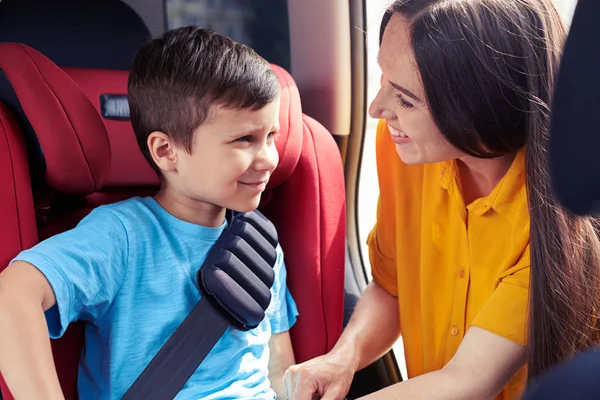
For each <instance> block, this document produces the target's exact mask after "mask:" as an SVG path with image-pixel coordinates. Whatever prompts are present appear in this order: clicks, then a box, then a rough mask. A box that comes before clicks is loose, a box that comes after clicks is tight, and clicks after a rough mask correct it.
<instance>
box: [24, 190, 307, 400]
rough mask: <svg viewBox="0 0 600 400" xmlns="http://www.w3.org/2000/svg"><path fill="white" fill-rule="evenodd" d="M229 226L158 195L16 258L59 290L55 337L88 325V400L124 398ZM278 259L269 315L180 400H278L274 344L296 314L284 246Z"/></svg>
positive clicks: (111, 209) (219, 347)
mask: <svg viewBox="0 0 600 400" xmlns="http://www.w3.org/2000/svg"><path fill="white" fill-rule="evenodd" d="M224 228H225V224H224V225H222V226H221V227H218V228H207V227H203V226H199V225H195V224H192V223H188V222H185V221H182V220H179V219H177V218H176V217H174V216H173V215H171V214H169V213H168V212H167V211H166V210H164V209H163V208H162V207H161V206H160V205H159V204H158V203H157V202H156V201H155V200H154V199H152V198H134V199H130V200H127V201H124V202H121V203H117V204H112V205H109V206H103V207H99V208H97V209H95V210H94V211H92V213H91V214H90V215H89V216H88V217H86V218H85V219H83V220H82V221H81V222H80V224H79V225H78V226H77V227H76V228H75V229H73V230H71V231H68V232H65V233H63V234H60V235H57V236H54V237H52V238H50V239H48V240H46V241H44V242H42V243H40V244H38V245H37V246H35V247H34V248H33V249H31V250H27V251H24V252H22V253H21V254H19V256H18V257H17V258H16V260H23V261H27V262H29V263H31V264H33V265H35V266H36V267H37V268H38V269H39V270H40V271H41V272H42V273H43V274H44V275H45V276H46V278H47V279H48V281H49V282H50V284H51V285H52V288H53V289H54V293H55V295H56V300H57V305H56V306H54V307H53V308H51V309H50V310H48V311H47V312H46V320H47V321H48V326H49V330H50V336H51V337H53V338H56V337H59V336H61V335H62V334H63V333H64V331H65V329H66V327H67V326H68V325H69V323H70V322H73V321H75V320H85V321H87V323H86V324H85V325H86V328H85V338H86V340H85V346H84V349H83V353H82V357H81V360H80V365H79V378H78V379H79V381H78V388H79V393H80V398H81V399H100V398H101V399H120V398H121V397H122V396H123V394H124V393H125V392H126V390H127V389H128V388H129V387H130V386H131V384H132V383H133V382H134V381H135V379H136V378H137V377H138V376H139V374H140V373H141V372H142V370H143V369H144V368H145V366H146V365H147V364H148V363H149V362H150V360H151V359H152V358H153V357H154V355H155V354H156V353H157V352H158V350H159V349H160V348H161V347H162V345H163V344H164V343H165V342H166V340H167V339H168V338H169V336H170V335H171V334H172V333H173V331H174V330H175V329H176V328H177V327H178V326H179V324H180V323H181V322H182V321H183V320H184V319H185V317H186V316H187V315H188V313H189V312H190V311H191V309H192V307H193V306H194V305H195V304H196V303H197V302H198V300H199V299H200V293H199V292H198V290H197V287H196V282H195V277H196V272H197V270H198V268H199V267H200V266H201V265H202V264H203V262H204V260H205V258H206V256H207V254H208V251H209V250H210V248H211V247H212V245H213V244H214V243H215V241H216V240H217V238H218V237H219V236H220V234H221V232H222V231H223V229H224ZM277 253H278V258H277V263H276V266H275V283H274V285H273V288H272V289H271V290H272V293H273V297H272V301H271V304H270V306H269V308H268V310H267V318H265V320H263V322H262V323H261V324H260V325H259V326H258V327H257V328H256V329H253V330H251V331H248V332H242V331H238V330H235V329H232V328H229V329H228V331H227V332H226V333H225V334H224V335H223V337H221V339H220V340H219V342H218V343H217V344H216V345H215V347H214V348H213V350H212V351H211V352H210V353H209V354H208V356H207V357H206V359H205V360H204V362H203V363H202V364H201V365H200V367H199V368H198V369H197V370H196V372H195V373H194V375H193V376H192V377H191V378H190V380H189V381H188V383H187V384H186V386H185V387H184V388H183V389H182V391H181V392H180V393H179V395H178V396H177V397H176V398H177V399H180V400H182V399H201V398H202V399H225V398H228V399H232V398H254V399H274V398H275V393H274V392H273V390H272V389H271V388H270V382H269V380H268V369H267V368H268V359H269V347H268V342H269V339H270V337H271V335H272V334H274V333H279V332H284V331H287V330H289V328H290V327H291V326H292V325H293V324H294V322H295V321H296V316H297V315H298V312H297V309H296V305H295V303H294V300H293V299H292V297H291V295H290V293H289V291H288V290H287V286H286V283H285V281H286V269H285V265H284V263H283V253H282V251H281V248H280V247H279V246H278V249H277Z"/></svg>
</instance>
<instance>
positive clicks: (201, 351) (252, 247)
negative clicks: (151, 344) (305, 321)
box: [123, 211, 278, 400]
mask: <svg viewBox="0 0 600 400" xmlns="http://www.w3.org/2000/svg"><path fill="white" fill-rule="evenodd" d="M227 219H228V221H229V223H228V226H227V228H225V230H224V231H223V233H222V234H221V236H220V237H219V239H218V240H217V242H216V243H215V244H214V246H213V247H212V249H211V250H210V252H209V253H208V256H207V258H206V260H205V262H204V264H203V265H202V267H201V268H200V269H199V271H198V274H197V278H198V279H197V281H198V289H199V290H200V293H201V295H202V297H201V299H200V301H199V302H198V303H197V304H196V305H195V306H194V308H193V309H192V311H191V312H190V314H189V315H188V316H187V317H186V318H185V320H184V321H183V322H182V323H181V325H179V327H177V329H176V330H175V332H173V334H172V335H171V337H169V339H168V340H167V341H166V343H165V344H164V345H163V346H162V347H161V349H160V350H159V351H158V353H157V354H156V356H154V358H153V359H152V360H151V361H150V363H149V364H148V365H147V366H146V368H145V369H144V370H143V371H142V373H141V374H140V376H139V377H138V378H137V379H136V381H135V382H134V383H133V385H132V386H131V387H130V388H129V390H128V391H127V392H126V393H125V395H124V396H123V400H171V399H173V398H174V397H175V396H176V395H177V393H179V391H180V390H181V388H182V387H183V386H184V385H185V383H186V382H187V381H188V380H189V378H190V377H191V376H192V374H193V373H194V371H196V369H198V366H199V365H200V364H201V363H202V361H203V360H204V358H205V357H206V356H207V355H208V353H209V352H210V351H211V350H212V348H213V347H214V346H215V344H216V343H217V342H218V341H219V339H220V338H221V336H222V335H223V333H225V331H226V330H227V328H228V327H229V326H232V327H234V328H236V329H241V330H250V329H253V328H256V327H257V326H258V325H259V324H260V322H261V321H262V320H263V319H264V317H265V311H266V309H267V307H268V306H269V304H270V302H271V290H270V289H271V287H272V286H273V282H274V280H275V273H274V271H273V267H274V266H275V262H276V261H277V252H276V247H277V243H278V239H277V231H276V230H275V226H273V224H272V223H271V222H270V221H269V220H268V219H267V218H266V217H265V216H264V215H262V214H261V213H260V212H258V211H252V212H248V213H235V214H234V213H232V212H228V218H227Z"/></svg>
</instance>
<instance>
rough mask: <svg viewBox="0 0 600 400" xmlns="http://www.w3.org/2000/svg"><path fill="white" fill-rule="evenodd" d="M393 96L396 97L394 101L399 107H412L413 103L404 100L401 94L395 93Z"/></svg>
mask: <svg viewBox="0 0 600 400" xmlns="http://www.w3.org/2000/svg"><path fill="white" fill-rule="evenodd" d="M395 97H396V101H397V102H398V104H399V105H400V107H404V108H412V107H413V105H412V104H411V103H409V102H408V101H406V100H404V97H402V95H401V94H397V95H395Z"/></svg>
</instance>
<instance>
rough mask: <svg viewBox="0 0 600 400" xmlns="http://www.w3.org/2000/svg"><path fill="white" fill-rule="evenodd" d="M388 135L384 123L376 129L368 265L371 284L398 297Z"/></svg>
mask: <svg viewBox="0 0 600 400" xmlns="http://www.w3.org/2000/svg"><path fill="white" fill-rule="evenodd" d="M388 142H389V132H388V130H387V125H386V124H385V121H380V122H379V125H378V126H377V175H378V179H379V199H378V201H377V222H376V224H375V226H374V227H373V230H372V231H371V233H370V234H369V236H368V238H367V244H368V245H369V261H370V262H371V274H372V275H373V280H374V281H375V283H377V284H378V285H379V286H381V287H382V288H383V289H384V290H385V291H386V292H388V293H390V294H391V295H393V296H398V282H397V280H398V278H397V275H398V271H397V269H398V265H397V260H396V203H395V201H396V200H395V196H394V193H395V187H396V182H395V176H394V172H393V169H394V168H392V165H395V164H396V163H397V161H398V160H397V159H396V158H398V155H397V154H396V151H395V149H394V148H393V147H392V148H390V146H389V143H388Z"/></svg>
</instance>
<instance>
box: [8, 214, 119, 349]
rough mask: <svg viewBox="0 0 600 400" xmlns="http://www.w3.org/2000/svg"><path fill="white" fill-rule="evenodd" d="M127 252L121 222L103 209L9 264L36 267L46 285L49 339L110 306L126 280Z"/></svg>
mask: <svg viewBox="0 0 600 400" xmlns="http://www.w3.org/2000/svg"><path fill="white" fill-rule="evenodd" d="M127 252H128V240H127V233H126V231H125V228H124V226H123V224H122V223H121V220H120V219H119V218H118V217H117V216H116V215H115V214H114V213H113V212H112V211H110V210H106V209H103V208H102V207H101V208H98V209H95V210H93V211H92V212H91V213H90V214H89V215H88V216H87V217H86V218H84V219H83V220H82V221H81V222H80V223H79V224H78V225H77V226H76V227H75V228H74V229H72V230H70V231H67V232H64V233H61V234H58V235H55V236H53V237H51V238H49V239H47V240H45V241H43V242H41V243H39V244H38V245H36V246H35V247H33V248H32V249H30V250H25V251H23V252H21V253H20V254H19V255H18V256H17V257H16V258H15V259H14V260H13V261H16V260H20V261H26V262H28V263H30V264H32V265H34V266H35V267H36V268H37V269H39V270H40V271H41V272H42V273H43V274H44V276H45V277H46V279H47V280H48V282H50V285H51V286H52V289H53V291H54V294H55V296H56V305H55V306H54V307H52V308H51V309H49V310H48V311H46V320H47V322H48V328H49V330H50V336H51V337H52V338H57V337H60V336H62V335H63V333H64V332H65V330H66V328H67V326H68V325H69V324H70V323H71V322H73V321H76V320H80V319H81V320H96V319H98V318H99V317H100V316H101V315H102V314H103V313H104V312H105V311H106V310H107V309H108V307H110V305H111V303H112V301H113V300H114V298H115V297H116V295H117V293H118V291H119V289H120V287H121V284H122V282H123V280H124V277H125V273H126V268H127Z"/></svg>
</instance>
